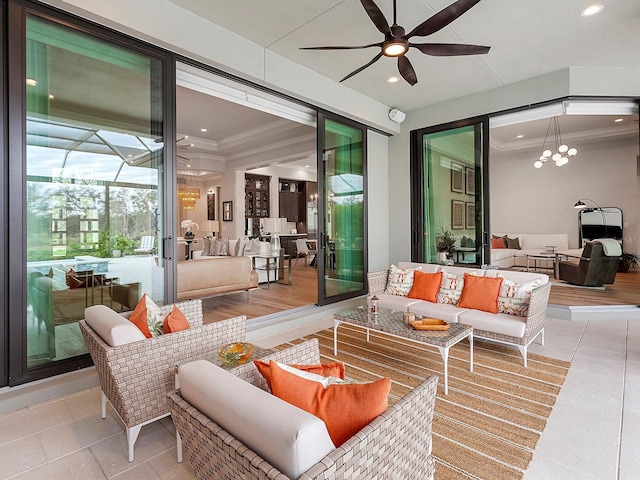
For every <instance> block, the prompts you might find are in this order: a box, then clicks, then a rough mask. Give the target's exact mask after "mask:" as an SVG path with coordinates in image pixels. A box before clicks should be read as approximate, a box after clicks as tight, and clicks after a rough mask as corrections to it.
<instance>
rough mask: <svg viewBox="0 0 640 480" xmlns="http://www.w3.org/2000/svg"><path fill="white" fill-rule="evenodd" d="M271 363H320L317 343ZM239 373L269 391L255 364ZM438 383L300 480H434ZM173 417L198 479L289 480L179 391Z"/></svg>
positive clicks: (428, 383) (429, 382) (429, 383)
mask: <svg viewBox="0 0 640 480" xmlns="http://www.w3.org/2000/svg"><path fill="white" fill-rule="evenodd" d="M267 358H273V359H274V360H277V361H281V362H284V363H298V364H313V363H319V361H320V355H319V352H318V341H317V339H313V340H309V341H307V342H304V343H301V344H298V345H296V346H294V347H291V348H289V349H286V350H283V351H280V352H278V353H277V354H274V355H271V356H270V357H267ZM234 374H236V375H238V376H239V377H240V378H242V379H244V380H245V381H247V382H250V383H252V384H254V385H256V386H257V387H260V388H262V389H265V390H266V384H265V382H264V379H263V378H262V376H261V375H260V374H259V373H258V371H257V370H256V368H255V366H254V365H253V363H249V364H246V365H244V366H243V368H242V369H240V370H237V371H234ZM437 381H438V378H437V377H436V376H434V375H432V376H430V377H429V378H427V379H426V380H425V381H424V382H423V383H421V384H420V385H418V386H417V387H416V388H415V389H414V390H412V391H411V392H409V393H408V394H407V395H406V396H405V397H403V398H401V399H400V400H398V401H397V402H396V403H395V404H393V405H392V406H390V407H389V408H388V409H387V410H386V411H385V412H384V413H383V414H382V415H380V416H379V417H377V418H376V419H375V420H373V421H372V422H371V423H370V424H369V425H367V426H366V427H364V428H363V429H362V430H360V431H359V432H358V433H356V434H355V435H354V436H353V437H351V438H350V439H349V440H347V441H346V442H345V443H343V444H342V445H341V446H340V447H338V448H336V449H335V450H334V451H333V452H331V453H330V454H329V455H327V456H326V457H324V458H323V459H322V460H321V461H320V462H318V463H317V464H316V465H314V466H313V467H311V468H310V469H309V470H307V471H306V472H305V473H303V474H302V476H300V480H310V479H326V480H329V479H331V480H343V479H370V478H376V479H389V480H392V479H393V480H395V479H398V478H419V479H424V480H428V479H432V478H433V474H434V469H435V464H434V460H433V457H432V456H431V427H432V421H433V409H434V405H435V399H436V386H437ZM169 406H170V409H171V418H172V419H173V422H174V423H175V425H176V429H177V432H178V434H179V435H180V437H181V440H182V445H183V447H184V449H185V453H186V455H187V459H188V461H189V463H190V464H191V466H192V467H193V469H194V471H195V474H196V477H197V478H203V479H216V480H235V479H238V478H243V479H272V480H288V479H289V477H287V476H286V475H284V474H283V473H281V472H279V471H278V470H277V469H276V468H275V467H273V466H272V465H270V464H269V463H268V462H267V461H266V460H264V459H263V458H261V457H260V456H259V455H258V454H256V453H255V452H253V451H252V450H250V449H249V448H248V447H247V446H245V445H244V444H243V443H242V442H240V441H239V440H238V439H237V438H235V437H233V436H232V435H231V434H229V433H228V432H226V431H225V430H223V429H222V428H221V427H220V426H219V425H218V424H216V423H215V422H214V421H212V420H211V419H210V418H209V417H207V416H205V415H204V414H203V413H201V412H200V411H199V410H198V409H196V408H195V407H193V406H192V405H191V404H190V403H189V402H187V401H186V400H184V399H183V398H182V396H181V395H180V391H179V390H174V391H173V392H171V393H170V394H169Z"/></svg>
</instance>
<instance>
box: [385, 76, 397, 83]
mask: <svg viewBox="0 0 640 480" xmlns="http://www.w3.org/2000/svg"><path fill="white" fill-rule="evenodd" d="M399 80H400V79H399V78H398V77H389V78H387V83H396V82H397V81H399Z"/></svg>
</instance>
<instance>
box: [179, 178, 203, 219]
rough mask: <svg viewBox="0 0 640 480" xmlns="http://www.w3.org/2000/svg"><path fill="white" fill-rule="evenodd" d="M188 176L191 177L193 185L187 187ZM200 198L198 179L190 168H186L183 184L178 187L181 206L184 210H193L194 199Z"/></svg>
mask: <svg viewBox="0 0 640 480" xmlns="http://www.w3.org/2000/svg"><path fill="white" fill-rule="evenodd" d="M189 177H191V178H193V184H194V185H195V187H189ZM199 198H200V188H199V187H198V181H197V180H196V176H195V175H194V173H193V171H192V170H187V175H186V177H185V181H184V186H181V187H178V199H179V200H180V201H181V202H182V208H184V209H185V210H195V209H196V200H198V199H199Z"/></svg>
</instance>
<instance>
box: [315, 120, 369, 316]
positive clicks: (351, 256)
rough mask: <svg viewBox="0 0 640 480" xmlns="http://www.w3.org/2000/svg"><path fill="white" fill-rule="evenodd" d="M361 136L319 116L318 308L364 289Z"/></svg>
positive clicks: (348, 125) (351, 128)
mask: <svg viewBox="0 0 640 480" xmlns="http://www.w3.org/2000/svg"><path fill="white" fill-rule="evenodd" d="M365 138H366V136H365V131H364V129H363V128H362V126H359V125H356V124H351V123H347V122H346V121H345V120H337V119H332V118H327V117H325V116H324V115H322V114H319V115H318V152H319V154H320V155H321V159H320V161H319V166H320V168H319V170H318V188H319V189H320V190H319V192H322V194H321V195H319V196H318V198H319V200H320V199H322V200H323V201H322V202H319V203H320V204H319V208H318V213H319V216H320V220H319V225H318V227H319V233H318V235H319V238H320V251H319V252H318V258H320V259H324V261H320V262H318V267H319V268H318V269H319V272H318V278H319V281H318V303H319V304H321V305H322V304H326V303H332V302H335V301H338V300H343V299H345V298H350V297H353V296H355V295H358V294H360V293H362V294H364V293H365V290H366V281H365V280H366V259H367V251H366V245H367V242H366V221H367V220H366V213H365V202H366V192H365V185H366V181H365V180H366V179H365V158H366V143H365Z"/></svg>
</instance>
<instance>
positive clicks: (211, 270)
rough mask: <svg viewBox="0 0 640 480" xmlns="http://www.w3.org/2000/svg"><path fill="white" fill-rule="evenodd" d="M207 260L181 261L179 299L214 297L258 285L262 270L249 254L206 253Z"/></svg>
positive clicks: (178, 270) (178, 277) (178, 268)
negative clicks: (256, 265)
mask: <svg viewBox="0 0 640 480" xmlns="http://www.w3.org/2000/svg"><path fill="white" fill-rule="evenodd" d="M204 258H207V261H195V260H189V261H184V262H178V265H177V274H178V276H177V282H176V283H177V289H178V300H180V301H181V300H190V299H193V298H202V297H211V296H213V295H218V294H221V293H230V292H238V291H242V290H246V291H248V290H250V289H252V288H256V287H257V286H258V274H257V273H256V272H255V271H254V270H252V267H251V259H250V258H249V257H245V256H242V257H204Z"/></svg>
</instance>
